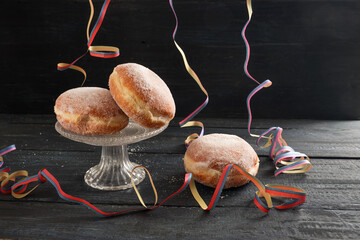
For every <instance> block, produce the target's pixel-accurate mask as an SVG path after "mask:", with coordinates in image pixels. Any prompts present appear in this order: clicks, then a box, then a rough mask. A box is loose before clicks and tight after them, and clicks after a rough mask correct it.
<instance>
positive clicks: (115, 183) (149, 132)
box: [55, 119, 168, 191]
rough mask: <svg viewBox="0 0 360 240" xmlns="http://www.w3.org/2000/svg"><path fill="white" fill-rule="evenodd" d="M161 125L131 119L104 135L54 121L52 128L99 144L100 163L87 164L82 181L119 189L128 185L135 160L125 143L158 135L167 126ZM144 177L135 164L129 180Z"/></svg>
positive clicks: (109, 188)
mask: <svg viewBox="0 0 360 240" xmlns="http://www.w3.org/2000/svg"><path fill="white" fill-rule="evenodd" d="M167 126H168V125H165V126H163V127H161V128H159V129H149V128H144V127H142V126H140V125H138V124H137V123H135V122H133V121H132V120H131V119H130V121H129V124H128V125H127V127H126V128H124V129H123V130H121V131H120V132H118V133H115V134H112V135H104V136H85V135H79V134H76V133H73V132H70V131H68V130H66V129H64V128H63V127H62V126H61V125H60V123H59V122H56V124H55V129H56V131H57V132H58V133H60V134H61V135H62V136H64V137H66V138H68V139H70V140H73V141H76V142H82V143H86V144H89V145H93V146H101V147H102V151H101V158H100V163H99V164H98V165H95V166H94V167H92V168H90V169H89V170H88V171H87V172H86V174H85V176H84V179H85V182H86V183H87V184H88V185H89V186H91V187H93V188H96V189H100V190H112V191H114V190H122V189H127V188H132V184H131V171H132V169H133V167H135V166H137V165H138V164H136V163H133V162H131V161H130V160H129V155H128V150H127V145H128V144H131V143H136V142H140V141H142V140H145V139H148V138H151V137H153V136H156V135H158V134H159V133H161V132H162V131H164V130H165V129H166V128H167ZM144 178H145V171H144V170H143V169H142V168H137V169H135V171H134V172H133V180H134V183H135V184H136V185H137V184H139V183H140V182H141V181H142V180H144Z"/></svg>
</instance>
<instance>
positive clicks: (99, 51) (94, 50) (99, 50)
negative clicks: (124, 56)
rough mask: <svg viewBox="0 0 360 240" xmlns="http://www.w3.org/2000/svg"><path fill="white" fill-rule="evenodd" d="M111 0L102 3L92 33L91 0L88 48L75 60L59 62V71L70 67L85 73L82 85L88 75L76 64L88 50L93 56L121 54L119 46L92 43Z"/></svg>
mask: <svg viewBox="0 0 360 240" xmlns="http://www.w3.org/2000/svg"><path fill="white" fill-rule="evenodd" d="M110 1H111V0H105V1H104V3H103V5H102V8H101V11H100V13H99V16H98V19H97V21H96V23H95V25H94V27H93V28H92V31H91V33H90V34H89V29H90V25H91V22H92V19H93V16H94V5H93V3H92V0H89V4H90V17H89V21H88V24H87V29H86V37H87V40H88V42H87V47H88V49H87V51H86V52H85V53H84V54H83V55H81V56H80V57H78V58H77V59H75V60H74V61H73V62H71V63H58V65H57V69H58V70H59V71H64V70H67V69H69V68H70V69H73V70H76V71H79V72H81V73H82V74H83V75H84V80H83V82H82V84H81V86H83V85H84V83H85V80H86V77H87V75H86V72H85V70H84V69H83V68H81V67H79V66H76V65H74V64H75V63H76V62H77V61H79V60H80V59H81V58H83V57H84V56H85V55H86V54H87V53H88V52H90V55H91V56H93V57H98V58H114V57H118V56H119V55H120V50H119V48H117V47H112V46H92V45H91V44H92V42H93V41H94V39H95V36H96V34H97V33H98V31H99V29H100V27H101V24H102V22H103V20H104V18H105V14H106V11H107V9H108V6H109V4H110Z"/></svg>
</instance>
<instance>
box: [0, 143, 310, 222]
mask: <svg viewBox="0 0 360 240" xmlns="http://www.w3.org/2000/svg"><path fill="white" fill-rule="evenodd" d="M13 150H15V145H11V146H9V147H7V148H5V149H3V150H0V168H1V167H2V165H3V164H4V161H3V158H2V155H4V154H6V153H8V152H10V151H13ZM139 167H141V168H143V169H144V170H145V171H146V172H147V174H148V176H149V179H150V183H151V185H152V188H153V191H154V195H155V201H154V204H153V206H151V207H148V206H146V204H145V203H144V201H143V199H142V197H141V195H140V193H139V191H138V189H137V188H136V185H135V184H134V181H133V179H131V183H132V185H133V187H134V190H135V192H136V194H137V196H138V199H139V201H140V203H141V204H142V206H143V207H136V208H130V209H125V210H121V211H117V212H110V213H109V212H104V211H102V210H100V209H99V208H97V207H96V206H94V205H93V204H91V203H89V202H88V201H86V200H84V199H81V198H78V197H74V196H72V195H69V194H67V193H65V192H64V191H63V190H62V188H61V186H60V183H59V182H58V180H57V179H56V178H55V177H54V175H52V174H51V173H50V172H49V171H48V170H46V169H41V170H40V171H39V172H38V174H36V175H34V176H30V177H29V176H28V173H27V171H24V170H21V171H16V172H14V173H11V174H9V173H8V172H9V171H10V168H1V169H0V182H1V187H0V190H1V192H2V193H4V194H10V193H11V194H12V196H13V197H15V198H23V197H25V196H27V195H28V194H29V193H31V192H32V191H33V190H35V189H36V187H38V186H39V185H40V184H42V183H46V182H49V183H51V184H52V185H53V187H54V188H55V189H56V191H57V193H58V195H59V197H61V198H62V199H63V200H65V201H68V202H73V203H77V204H81V205H84V206H85V207H87V208H89V209H90V210H92V211H93V212H95V213H97V214H99V215H100V216H103V217H110V216H117V215H121V214H123V213H127V212H134V211H143V210H154V209H156V208H158V207H160V206H161V205H162V204H164V203H165V202H166V201H168V200H169V199H171V198H173V197H174V196H176V195H177V194H179V193H181V192H182V191H184V190H185V189H186V188H187V187H189V188H190V190H191V193H192V195H193V197H194V198H195V200H196V201H197V202H198V204H199V206H200V207H201V208H202V209H203V210H205V211H210V210H211V209H213V208H215V206H216V205H217V202H218V200H219V198H220V195H221V192H222V190H223V187H224V184H225V181H226V178H227V176H228V174H229V172H230V170H231V168H235V169H236V170H237V171H238V172H239V173H240V174H242V175H243V176H245V177H246V178H248V179H249V180H250V181H251V182H252V183H254V185H255V186H256V187H257V188H258V189H259V190H258V191H257V192H256V193H255V198H254V203H255V205H256V206H257V207H258V208H259V209H260V210H261V211H263V212H266V213H267V212H269V210H270V209H271V208H273V207H274V208H277V209H287V208H292V207H294V206H297V205H299V204H301V203H303V202H305V200H306V192H305V191H304V190H302V189H300V188H295V187H291V186H284V185H272V184H268V185H264V184H263V183H262V182H261V181H260V180H259V179H258V178H256V177H255V176H253V175H251V174H249V173H247V172H246V171H245V170H244V169H243V168H242V167H241V166H238V165H236V164H229V165H227V166H226V167H225V169H224V171H223V172H222V174H221V177H220V180H219V182H218V184H217V186H216V188H215V191H214V193H213V196H212V198H211V200H210V203H209V205H207V204H206V203H205V201H204V200H203V199H202V198H201V196H200V194H199V192H198V190H197V188H196V185H195V181H194V179H193V177H192V174H191V173H186V174H185V179H184V183H183V185H182V186H181V187H180V188H179V189H178V190H177V191H176V192H174V193H172V194H171V195H170V196H168V197H167V198H165V199H164V200H163V201H162V202H160V203H159V204H157V201H158V195H157V191H156V188H155V185H154V183H153V180H152V178H151V175H150V173H149V171H148V170H147V169H146V168H145V167H143V166H136V167H134V168H133V170H132V172H134V170H135V169H136V168H139ZM17 177H24V178H23V179H21V180H20V181H17V182H16V178H17ZM131 178H132V175H131ZM10 182H14V183H13V184H12V185H11V186H9V183H10ZM34 182H36V183H37V185H36V186H35V187H33V188H31V189H30V190H28V191H27V192H26V193H24V192H25V191H26V190H27V188H28V185H29V184H30V183H34ZM274 197H280V198H287V199H290V200H288V201H287V202H285V203H283V204H280V205H277V206H273V203H272V198H274ZM261 198H264V199H265V202H264V201H263V200H261Z"/></svg>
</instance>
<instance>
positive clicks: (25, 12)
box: [0, 0, 360, 119]
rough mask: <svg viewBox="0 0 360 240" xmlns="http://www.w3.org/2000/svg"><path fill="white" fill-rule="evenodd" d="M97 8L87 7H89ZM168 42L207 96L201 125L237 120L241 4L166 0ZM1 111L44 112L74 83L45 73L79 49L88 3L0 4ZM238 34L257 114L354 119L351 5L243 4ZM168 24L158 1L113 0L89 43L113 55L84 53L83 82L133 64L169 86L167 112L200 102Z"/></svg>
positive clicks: (354, 16) (241, 97)
mask: <svg viewBox="0 0 360 240" xmlns="http://www.w3.org/2000/svg"><path fill="white" fill-rule="evenodd" d="M102 3H103V1H102V0H101V1H100V0H95V1H94V5H95V11H96V15H95V18H97V13H98V12H99V11H100V8H101V5H102ZM174 6H175V10H176V11H177V14H178V17H179V21H180V25H179V30H178V34H177V42H178V43H179V45H180V46H181V47H182V48H183V49H184V51H185V52H186V54H187V57H188V60H189V63H190V65H191V67H192V68H193V69H194V70H195V72H196V73H197V74H198V75H199V77H200V79H201V80H202V82H203V84H204V86H205V88H206V89H207V90H208V92H209V94H210V102H209V105H208V107H207V108H205V109H204V110H203V112H201V113H200V115H199V116H201V117H240V118H246V117H247V112H246V106H245V100H246V96H247V95H248V94H249V92H250V91H251V90H252V89H253V88H254V87H256V84H255V83H254V82H253V81H252V80H250V79H248V78H247V77H246V76H245V75H244V72H243V61H244V57H245V48H244V43H243V41H242V38H241V29H242V27H243V25H244V23H245V22H246V21H247V10H246V4H245V0H242V1H239V0H207V1H205V0H203V1H193V0H174ZM0 9H1V10H2V11H1V12H2V13H1V14H0V20H1V21H0V24H1V38H0V45H1V55H0V66H1V68H0V69H1V72H0V74H1V75H0V76H1V77H0V79H1V88H0V93H1V100H0V113H29V114H30V113H31V114H37V113H41V114H43V113H52V112H53V105H54V101H55V99H56V98H57V96H58V95H59V94H61V93H62V92H64V91H66V90H67V89H69V88H74V87H79V86H80V85H81V82H82V75H81V74H80V73H78V72H76V71H72V70H68V71H65V72H59V71H57V70H56V64H57V63H58V62H71V61H72V60H74V59H76V58H77V57H79V56H80V55H81V54H83V53H84V52H85V51H86V42H87V41H86V34H85V30H86V24H87V21H88V15H89V6H88V2H87V0H77V1H75V0H71V1H70V0H62V1H50V0H41V1H31V0H21V1H19V0H11V1H1V2H0ZM253 9H254V14H253V20H252V22H251V23H250V25H249V27H248V31H247V37H248V40H249V42H250V45H251V54H252V55H251V58H250V64H249V71H250V73H251V74H252V75H253V76H254V77H255V78H256V79H258V80H259V81H261V82H262V81H263V80H265V79H271V80H272V82H273V86H272V87H271V88H268V89H265V90H263V91H261V92H260V93H258V95H257V96H256V97H255V98H254V99H253V102H252V107H253V113H254V115H255V117H256V118H313V119H360V107H359V102H360V101H359V100H360V98H359V93H360V81H359V78H358V77H359V76H358V75H359V72H360V61H359V57H360V42H359V41H360V1H359V0H347V1H344V0H331V1H330V0H318V1H315V0H306V1H291V0H263V1H257V0H254V1H253ZM174 25H175V20H174V17H173V14H172V12H171V9H170V7H169V4H168V1H167V0H161V1H160V0H113V1H112V2H111V3H110V6H109V9H108V12H107V15H106V17H105V20H104V22H103V25H102V27H101V29H100V31H99V33H98V35H97V36H96V38H95V41H94V43H93V45H110V46H111V45H112V46H117V47H119V48H120V52H121V54H120V57H118V58H115V59H100V58H94V57H90V56H89V55H87V56H86V57H85V58H83V59H82V60H81V61H80V62H79V63H78V65H79V66H81V67H83V68H84V69H85V70H86V71H87V74H88V79H87V82H86V84H85V86H100V87H107V81H108V76H109V75H110V73H111V72H112V69H113V67H115V66H116V65H117V64H120V63H125V62H137V63H140V64H143V65H145V66H147V67H149V68H150V69H152V70H153V71H155V72H156V73H158V75H160V76H161V77H162V78H163V79H164V81H165V82H166V83H167V84H168V86H169V88H170V89H171V91H172V93H173V96H174V99H175V101H176V104H177V116H178V117H185V116H186V115H187V114H189V113H190V112H191V111H193V110H194V109H195V108H196V107H197V106H199V105H200V104H201V103H202V102H203V101H204V100H205V96H204V95H203V94H202V92H201V90H200V89H199V88H198V87H197V85H196V83H195V82H194V80H192V78H191V77H190V76H189V75H188V74H187V72H186V70H185V68H184V66H183V62H182V59H181V56H180V54H179V53H178V51H177V49H176V48H175V46H174V44H173V42H172V38H171V35H172V32H173V29H174Z"/></svg>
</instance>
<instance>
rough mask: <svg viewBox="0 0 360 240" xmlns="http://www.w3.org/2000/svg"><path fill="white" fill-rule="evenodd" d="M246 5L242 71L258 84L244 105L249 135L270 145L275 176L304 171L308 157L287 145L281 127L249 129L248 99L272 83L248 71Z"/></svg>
mask: <svg viewBox="0 0 360 240" xmlns="http://www.w3.org/2000/svg"><path fill="white" fill-rule="evenodd" d="M246 6H247V10H248V15H249V19H248V21H247V22H246V23H245V25H244V27H243V29H242V31H241V36H242V38H243V40H244V43H245V48H246V57H245V61H244V72H245V74H246V76H248V77H249V78H250V79H251V80H253V81H254V82H256V83H257V84H258V86H257V87H256V88H255V89H254V90H253V91H251V92H250V94H249V95H248V97H247V99H246V106H247V110H248V115H249V118H248V132H249V135H250V136H251V137H257V138H258V140H257V145H258V146H259V147H261V148H266V147H270V152H269V158H270V159H272V160H273V161H274V164H275V168H276V170H275V176H277V175H279V174H280V173H305V172H307V171H309V170H310V169H311V163H310V158H309V157H308V156H307V155H306V154H304V153H299V152H295V151H294V149H292V148H291V147H289V146H288V145H287V143H286V142H285V140H284V139H283V138H282V132H283V129H282V128H280V127H271V128H269V129H268V130H267V131H265V132H264V133H262V134H261V135H256V134H253V133H251V131H250V129H251V122H252V113H251V107H250V100H251V98H252V97H253V96H254V95H255V94H256V93H257V92H259V91H260V90H261V89H263V88H267V87H270V86H271V85H272V82H271V81H270V80H265V81H264V82H263V83H261V84H260V82H258V81H257V80H256V79H255V78H254V77H253V76H251V74H250V73H249V70H248V64H249V59H250V45H249V42H248V40H247V38H246V35H245V32H246V29H247V27H248V25H249V23H250V21H251V17H252V14H253V10H252V4H251V0H246ZM271 132H274V133H273V134H270V135H269V136H267V135H268V134H269V133H271ZM262 138H267V139H268V142H267V143H266V144H265V145H263V146H260V140H261V139H262Z"/></svg>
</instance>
